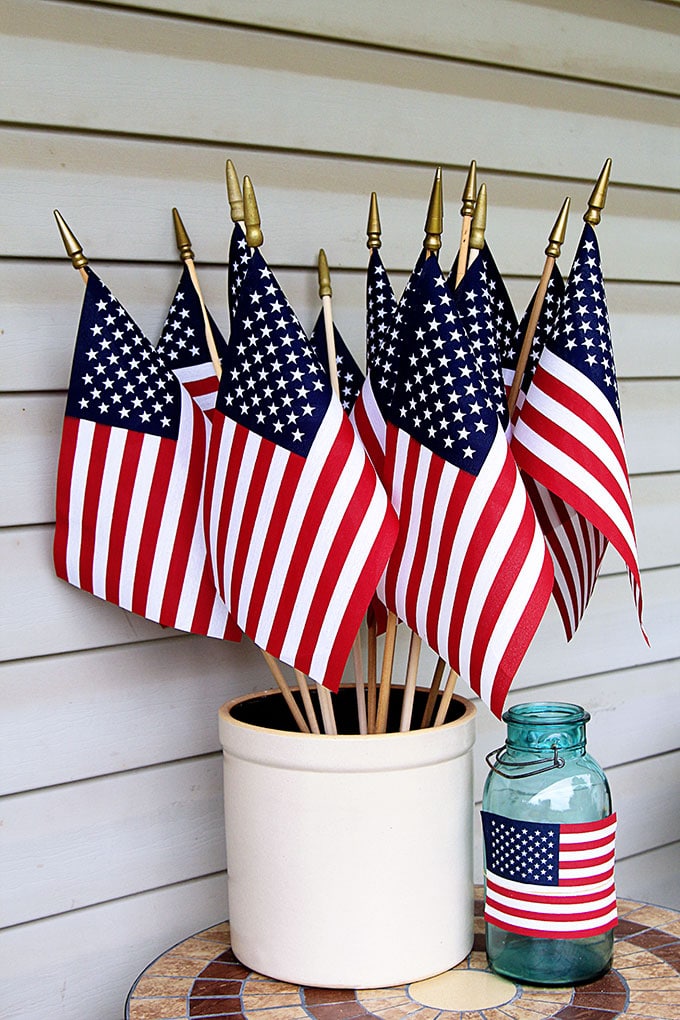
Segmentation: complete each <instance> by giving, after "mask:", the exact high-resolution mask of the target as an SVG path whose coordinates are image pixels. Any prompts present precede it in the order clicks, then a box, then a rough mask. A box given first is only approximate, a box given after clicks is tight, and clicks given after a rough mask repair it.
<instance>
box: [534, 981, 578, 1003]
mask: <svg viewBox="0 0 680 1020" xmlns="http://www.w3.org/2000/svg"><path fill="white" fill-rule="evenodd" d="M573 997H574V989H573V988H555V987H552V986H550V985H527V986H526V988H523V989H522V998H523V999H529V1000H530V999H543V1000H545V1001H546V1002H554V1003H555V1005H556V1006H564V1005H568V1004H569V1003H570V1002H571V1000H572V999H573Z"/></svg>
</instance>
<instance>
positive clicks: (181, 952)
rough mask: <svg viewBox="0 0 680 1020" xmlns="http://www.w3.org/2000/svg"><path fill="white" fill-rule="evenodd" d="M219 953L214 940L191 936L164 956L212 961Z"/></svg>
mask: <svg viewBox="0 0 680 1020" xmlns="http://www.w3.org/2000/svg"><path fill="white" fill-rule="evenodd" d="M219 951H220V947H219V946H216V945H215V941H214V939H202V938H199V937H198V936H197V935H193V936H192V937H191V938H190V939H185V940H184V942H181V943H180V944H179V945H178V946H175V948H174V949H170V950H168V952H167V953H166V954H165V955H166V956H191V957H192V958H193V959H195V960H214V959H215V957H216V956H217V954H218V953H219Z"/></svg>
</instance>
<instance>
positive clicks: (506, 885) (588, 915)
mask: <svg viewBox="0 0 680 1020" xmlns="http://www.w3.org/2000/svg"><path fill="white" fill-rule="evenodd" d="M482 827H483V830H484V850H485V870H484V878H485V883H486V902H485V905H484V919H485V920H486V921H489V922H490V923H491V924H494V925H496V926H497V927H498V928H503V929H504V930H505V931H513V932H518V933H519V934H521V935H532V936H535V937H537V938H544V939H576V938H586V937H588V936H591V935H600V934H602V933H603V932H606V931H608V930H609V929H610V928H613V927H615V925H616V891H615V887H614V838H615V832H616V815H615V814H611V815H608V816H607V817H606V818H603V819H600V820H598V821H591V822H580V823H569V822H560V823H559V824H557V823H553V822H533V821H523V820H521V819H517V818H506V817H505V816H504V815H498V814H494V813H492V812H489V811H482Z"/></svg>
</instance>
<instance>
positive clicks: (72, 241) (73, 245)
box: [54, 209, 88, 284]
mask: <svg viewBox="0 0 680 1020" xmlns="http://www.w3.org/2000/svg"><path fill="white" fill-rule="evenodd" d="M54 218H55V219H56V221H57V226H58V227H59V233H60V234H61V239H62V241H63V242H64V248H65V249H66V254H67V255H68V257H69V258H70V260H71V265H72V266H73V268H74V269H77V270H78V272H79V273H80V275H81V276H82V278H83V282H84V283H85V284H87V281H88V274H87V269H86V268H85V266H86V265H87V259H86V258H85V256H84V255H83V248H82V245H81V243H80V241H79V240H78V238H77V237H76V235H75V234H74V233H73V232H72V231H71V230H70V229H69V227H68V225H67V223H66V220H65V219H64V217H63V216H62V215H61V213H60V212H59V210H58V209H55V210H54Z"/></svg>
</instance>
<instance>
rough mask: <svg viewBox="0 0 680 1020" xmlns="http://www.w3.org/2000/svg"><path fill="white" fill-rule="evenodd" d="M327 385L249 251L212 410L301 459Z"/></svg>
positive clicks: (272, 282) (281, 298) (269, 276)
mask: <svg viewBox="0 0 680 1020" xmlns="http://www.w3.org/2000/svg"><path fill="white" fill-rule="evenodd" d="M331 397H332V390H331V385H330V382H329V380H328V376H327V375H326V373H325V372H324V370H323V368H322V367H321V364H320V363H319V361H318V359H317V358H316V357H315V356H314V353H313V351H312V348H311V345H310V343H309V341H308V339H307V337H306V336H305V333H304V330H303V329H302V327H301V326H300V323H299V322H298V319H297V317H296V316H295V313H294V312H293V309H292V308H291V306H290V305H289V303H288V301H287V299H286V297H285V295H284V293H283V291H282V290H281V288H280V287H279V285H278V283H277V281H276V279H275V277H274V275H273V273H272V272H271V270H270V269H269V267H268V266H267V264H266V262H265V261H264V259H263V258H262V255H261V254H260V253H259V251H258V250H257V249H256V250H254V251H253V253H252V255H251V257H250V259H249V262H248V268H247V271H246V275H245V279H244V281H243V285H242V289H241V295H240V298H239V302H238V307H237V309H236V314H235V317H234V323H233V327H232V332H231V339H230V342H229V346H228V347H227V352H226V354H225V357H224V364H223V373H222V384H221V385H220V390H219V394H218V397H217V407H218V409H219V410H220V411H221V412H222V413H223V414H224V415H225V416H226V417H228V418H231V419H232V420H233V421H236V422H238V423H239V424H241V425H243V426H244V427H245V428H247V429H249V430H250V431H251V432H255V433H256V434H257V435H259V436H262V437H263V438H265V439H269V440H270V441H271V442H273V443H276V444H277V445H278V446H283V447H284V448H285V449H286V450H288V451H289V452H291V453H299V454H301V455H302V456H306V455H307V453H308V452H309V449H310V447H311V445H312V443H313V441H314V437H315V435H316V432H317V429H318V427H319V425H320V424H321V421H322V420H323V417H324V415H325V413H326V411H327V409H328V405H329V404H330V401H331Z"/></svg>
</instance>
